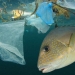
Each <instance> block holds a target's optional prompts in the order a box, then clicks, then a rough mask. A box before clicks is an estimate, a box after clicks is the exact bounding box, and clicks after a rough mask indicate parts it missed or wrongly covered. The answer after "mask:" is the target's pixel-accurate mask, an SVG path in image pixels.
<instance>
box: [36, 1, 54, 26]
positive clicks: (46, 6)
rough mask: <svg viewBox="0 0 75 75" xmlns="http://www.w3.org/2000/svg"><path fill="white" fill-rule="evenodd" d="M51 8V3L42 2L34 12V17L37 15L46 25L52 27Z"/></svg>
mask: <svg viewBox="0 0 75 75" xmlns="http://www.w3.org/2000/svg"><path fill="white" fill-rule="evenodd" d="M52 6H53V4H52V2H50V3H47V2H43V3H41V4H40V6H39V7H38V9H37V11H36V15H38V16H39V17H40V18H41V19H42V20H43V21H44V22H45V23H46V24H47V25H52V24H53V23H54V20H53V10H52Z"/></svg>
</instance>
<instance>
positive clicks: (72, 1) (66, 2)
mask: <svg viewBox="0 0 75 75" xmlns="http://www.w3.org/2000/svg"><path fill="white" fill-rule="evenodd" d="M57 4H59V5H61V6H62V7H66V8H70V9H75V0H57Z"/></svg>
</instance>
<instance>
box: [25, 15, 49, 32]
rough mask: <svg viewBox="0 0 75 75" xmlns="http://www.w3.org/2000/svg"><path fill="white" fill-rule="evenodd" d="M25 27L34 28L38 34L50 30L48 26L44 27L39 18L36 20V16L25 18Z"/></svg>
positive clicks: (44, 24)
mask: <svg viewBox="0 0 75 75" xmlns="http://www.w3.org/2000/svg"><path fill="white" fill-rule="evenodd" d="M26 25H30V26H34V27H36V28H37V29H38V33H46V32H47V31H48V30H49V28H50V26H49V25H46V23H44V22H43V21H42V20H41V18H40V17H38V18H36V15H32V16H30V17H28V18H26Z"/></svg>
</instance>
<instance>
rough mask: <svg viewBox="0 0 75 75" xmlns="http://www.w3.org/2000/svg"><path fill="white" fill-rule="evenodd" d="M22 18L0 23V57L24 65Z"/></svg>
mask: <svg viewBox="0 0 75 75" xmlns="http://www.w3.org/2000/svg"><path fill="white" fill-rule="evenodd" d="M23 32H24V20H22V21H21V20H20V21H13V22H7V23H1V24H0V58H1V60H3V61H10V62H14V63H18V64H21V65H25V59H24V52H23Z"/></svg>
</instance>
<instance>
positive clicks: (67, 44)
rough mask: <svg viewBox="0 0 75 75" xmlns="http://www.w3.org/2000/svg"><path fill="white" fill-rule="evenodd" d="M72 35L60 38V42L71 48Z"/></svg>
mask: <svg viewBox="0 0 75 75" xmlns="http://www.w3.org/2000/svg"><path fill="white" fill-rule="evenodd" d="M71 36H72V33H68V34H65V35H63V36H62V37H60V38H58V41H59V42H61V43H62V44H64V45H65V46H69V44H70V40H71Z"/></svg>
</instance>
